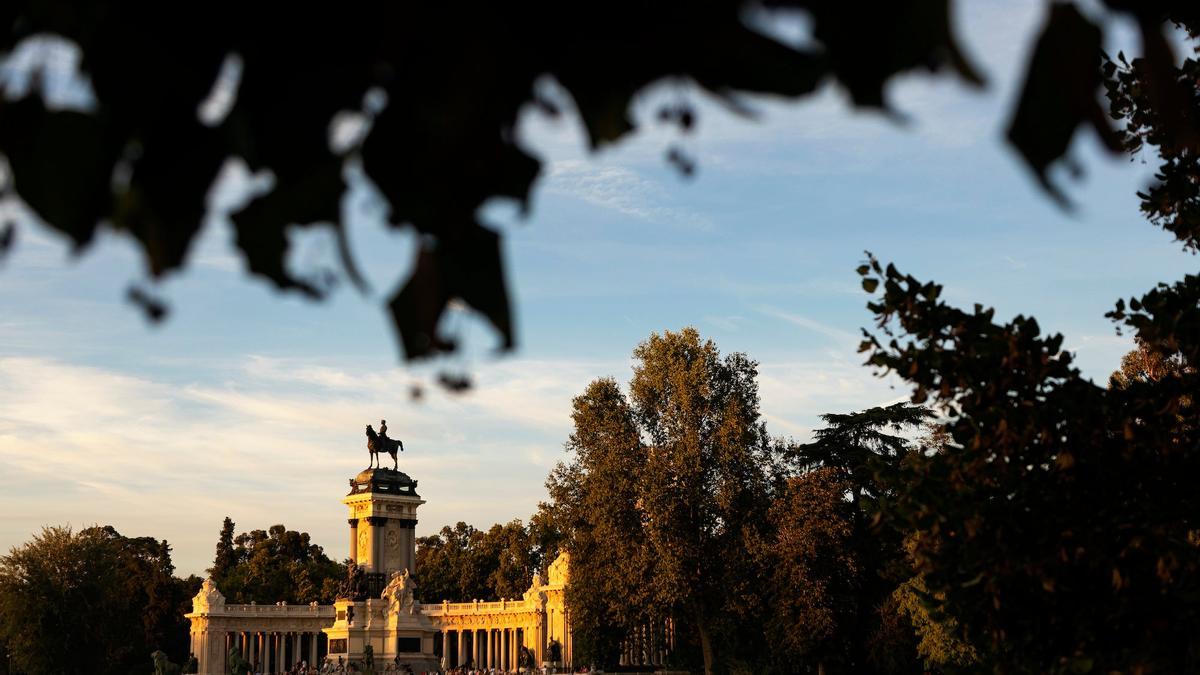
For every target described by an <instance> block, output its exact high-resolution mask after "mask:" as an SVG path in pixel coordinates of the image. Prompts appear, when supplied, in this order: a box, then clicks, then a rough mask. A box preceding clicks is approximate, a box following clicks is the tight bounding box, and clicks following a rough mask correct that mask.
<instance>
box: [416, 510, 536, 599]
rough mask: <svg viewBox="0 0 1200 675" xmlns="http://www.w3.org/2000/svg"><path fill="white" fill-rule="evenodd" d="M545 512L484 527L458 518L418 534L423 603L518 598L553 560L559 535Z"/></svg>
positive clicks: (420, 592)
mask: <svg viewBox="0 0 1200 675" xmlns="http://www.w3.org/2000/svg"><path fill="white" fill-rule="evenodd" d="M549 518H550V517H549V515H548V514H547V513H545V512H544V510H543V512H541V513H539V514H537V515H535V516H534V517H533V518H531V519H530V523H529V526H528V527H526V526H525V525H524V524H523V523H522V522H521V521H520V520H513V521H510V522H508V523H504V524H495V525H492V527H491V528H490V529H488V530H487V531H486V532H485V531H483V530H477V529H475V527H473V526H471V525H467V524H466V523H463V522H460V523H458V524H456V525H455V526H454V527H453V528H451V527H449V526H446V527H443V528H442V530H441V532H439V533H438V534H435V535H430V536H428V537H420V538H418V539H417V570H418V573H417V575H418V578H417V593H418V594H420V596H421V598H422V601H423V602H441V601H442V600H468V599H476V598H477V599H480V600H487V601H492V600H499V599H500V598H519V597H521V595H522V594H523V593H524V592H525V591H526V590H528V589H529V585H530V583H531V582H532V581H533V575H534V573H535V572H538V571H542V570H544V568H545V566H546V565H549V564H550V563H551V562H553V560H552V559H547V558H546V557H545V556H546V552H547V551H550V552H551V553H552V554H557V545H556V544H555V543H554V542H556V541H557V539H558V538H559V535H558V534H556V530H555V529H554V526H553V525H552V523H551V521H550V520H549Z"/></svg>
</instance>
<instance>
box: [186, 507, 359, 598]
mask: <svg viewBox="0 0 1200 675" xmlns="http://www.w3.org/2000/svg"><path fill="white" fill-rule="evenodd" d="M233 528H234V524H233V521H231V520H230V519H229V518H228V517H227V518H225V521H224V523H223V524H222V527H221V534H220V537H219V538H218V540H217V546H216V557H215V559H214V561H213V567H212V568H210V569H209V574H210V575H211V576H212V578H213V583H215V584H216V585H217V588H219V589H221V592H222V593H223V594H224V595H225V597H226V598H227V600H228V601H229V602H230V603H237V604H249V603H250V602H257V603H262V604H274V603H276V602H279V601H284V602H288V603H290V604H308V603H310V602H320V603H324V604H329V603H332V602H333V601H334V599H335V596H336V595H337V587H338V583H339V582H340V581H341V580H343V579H345V578H346V566H345V565H344V564H341V563H338V562H335V561H333V560H330V559H329V558H328V557H327V556H326V555H325V552H324V549H322V548H321V547H320V546H318V545H316V544H313V543H312V542H311V541H310V540H309V536H308V533H307V532H296V531H295V530H289V529H287V528H286V527H284V526H283V525H272V526H271V528H270V529H269V530H252V531H250V532H246V533H243V534H239V535H237V536H236V537H231V535H232V533H233ZM231 540H232V541H231Z"/></svg>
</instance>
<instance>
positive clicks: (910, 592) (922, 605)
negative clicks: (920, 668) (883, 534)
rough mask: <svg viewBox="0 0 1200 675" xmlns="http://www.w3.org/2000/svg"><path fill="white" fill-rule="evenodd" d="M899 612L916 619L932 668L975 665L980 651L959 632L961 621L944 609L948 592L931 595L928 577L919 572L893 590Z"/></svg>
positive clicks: (923, 654) (921, 649) (924, 654)
mask: <svg viewBox="0 0 1200 675" xmlns="http://www.w3.org/2000/svg"><path fill="white" fill-rule="evenodd" d="M892 599H893V600H894V601H895V605H896V613H897V614H900V615H903V616H904V617H906V618H907V619H908V620H909V621H911V622H912V626H913V628H915V629H916V631H917V635H918V636H919V637H920V643H919V644H918V645H917V651H918V653H920V655H921V658H923V659H925V665H926V667H928V668H935V667H936V668H945V667H966V666H971V665H974V664H975V663H976V662H977V661H978V660H979V655H978V653H977V652H976V651H975V648H974V647H972V646H971V645H970V644H969V643H967V642H966V641H965V640H963V639H962V638H961V637H959V635H958V631H959V626H958V621H957V620H955V618H954V617H952V616H947V615H946V614H945V613H943V612H941V611H940V609H941V604H942V603H943V602H944V601H945V597H944V596H938V595H933V596H931V595H930V593H929V590H928V589H927V588H925V580H924V579H923V578H921V577H920V576H915V577H913V578H911V579H909V580H908V581H905V582H904V583H903V584H901V585H900V587H899V588H897V589H896V590H895V592H893V593H892Z"/></svg>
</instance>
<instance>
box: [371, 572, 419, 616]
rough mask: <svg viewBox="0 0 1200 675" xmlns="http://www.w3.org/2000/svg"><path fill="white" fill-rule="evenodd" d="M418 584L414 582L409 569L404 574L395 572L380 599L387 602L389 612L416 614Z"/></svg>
mask: <svg viewBox="0 0 1200 675" xmlns="http://www.w3.org/2000/svg"><path fill="white" fill-rule="evenodd" d="M416 590H417V583H416V582H415V581H413V578H412V575H410V574H409V573H408V568H405V569H404V571H403V572H393V573H392V578H391V579H390V580H389V581H388V585H387V586H385V587H384V589H383V593H381V594H380V595H379V597H381V598H383V599H384V600H387V602H388V612H389V613H390V612H396V613H398V614H399V613H405V612H406V613H408V614H415V613H416V611H417V603H416V599H415V595H414V593H415V591H416Z"/></svg>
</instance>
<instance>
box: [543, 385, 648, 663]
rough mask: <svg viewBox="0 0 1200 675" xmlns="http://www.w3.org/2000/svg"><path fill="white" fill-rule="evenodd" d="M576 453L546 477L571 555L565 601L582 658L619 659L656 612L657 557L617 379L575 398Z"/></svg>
mask: <svg viewBox="0 0 1200 675" xmlns="http://www.w3.org/2000/svg"><path fill="white" fill-rule="evenodd" d="M571 419H572V421H573V423H574V430H573V431H572V432H571V435H570V437H569V438H568V440H567V443H566V449H567V451H568V452H569V453H571V455H572V457H571V460H570V461H569V462H559V463H558V464H557V465H556V466H555V467H554V470H553V471H552V472H551V473H550V476H549V477H548V478H547V480H546V487H547V489H548V490H549V492H550V499H551V503H552V507H551V508H550V509H548V510H549V511H552V512H553V513H554V514H555V518H556V519H558V521H559V522H560V527H561V528H562V530H563V531H564V533H565V541H564V546H565V547H566V549H567V550H568V551H569V552H570V554H571V580H570V584H569V586H568V588H567V603H568V606H569V607H570V611H571V621H572V626H573V636H574V637H575V644H576V652H577V654H578V659H579V660H580V661H583V662H591V663H595V664H598V665H604V664H612V663H615V662H616V659H617V655H618V652H619V647H620V641H621V639H622V638H623V637H624V636H626V635H628V634H629V633H630V631H632V630H634V629H635V628H636V627H637V626H640V625H642V624H643V623H645V622H646V621H647V620H648V619H649V617H650V616H651V613H652V606H653V600H652V577H651V574H652V566H653V564H654V562H655V561H654V558H653V556H651V555H649V551H648V547H647V546H646V532H645V522H644V516H643V513H642V512H641V510H640V509H639V508H638V500H639V492H640V487H639V483H640V481H641V473H642V471H643V469H644V467H645V461H646V448H645V446H644V445H643V444H642V441H641V437H640V434H639V431H638V427H637V422H636V421H635V419H634V413H633V410H632V409H631V408H630V406H629V402H628V400H627V399H626V397H625V395H624V394H623V393H622V392H621V389H620V387H619V386H618V385H617V383H616V381H615V380H613V379H610V378H602V379H599V380H596V381H594V382H592V383H591V384H589V385H588V387H587V389H586V390H585V391H584V392H583V393H582V394H580V395H579V396H577V397H575V399H574V400H573V401H572V412H571Z"/></svg>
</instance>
